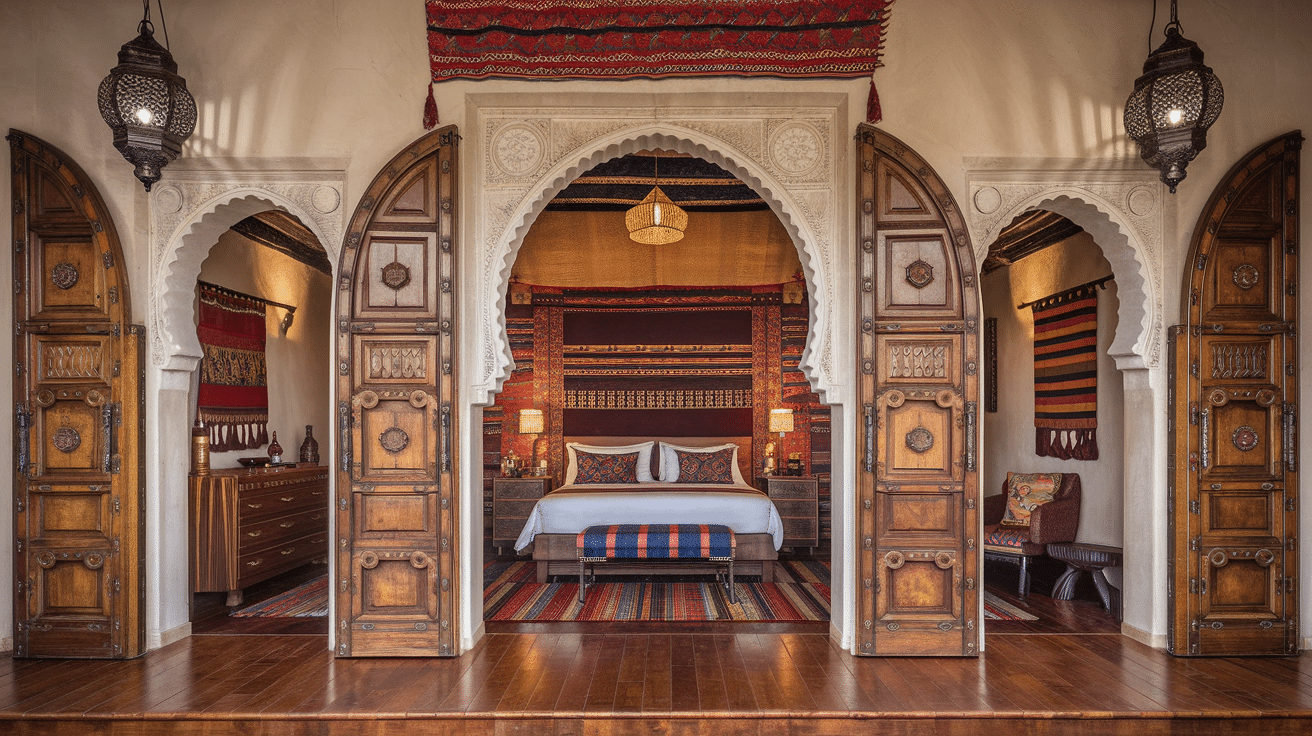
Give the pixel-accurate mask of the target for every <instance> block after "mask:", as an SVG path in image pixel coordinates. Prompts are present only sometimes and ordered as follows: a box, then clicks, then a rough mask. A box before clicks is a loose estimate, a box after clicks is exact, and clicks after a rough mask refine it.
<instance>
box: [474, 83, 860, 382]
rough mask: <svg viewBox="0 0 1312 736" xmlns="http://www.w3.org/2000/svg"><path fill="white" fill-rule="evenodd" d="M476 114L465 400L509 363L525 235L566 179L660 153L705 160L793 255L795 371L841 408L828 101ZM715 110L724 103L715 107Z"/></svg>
mask: <svg viewBox="0 0 1312 736" xmlns="http://www.w3.org/2000/svg"><path fill="white" fill-rule="evenodd" d="M681 101H682V102H684V104H685V105H686V106H684V107H679V106H661V107H638V108H634V107H625V108H597V107H591V108H557V107H533V108H523V107H500V106H498V107H493V106H486V107H478V106H475V115H476V119H477V121H478V123H477V125H476V126H475V127H474V130H473V132H472V135H473V136H474V137H475V140H474V144H475V147H476V150H477V152H478V157H477V158H476V159H475V161H476V162H477V163H476V165H475V166H474V167H473V169H474V170H473V177H474V182H473V186H472V188H471V191H472V192H473V200H474V202H473V209H474V214H473V217H472V218H471V222H472V228H473V229H474V231H475V232H474V238H473V242H474V243H475V244H476V245H475V247H476V248H477V252H478V258H477V260H476V263H477V267H478V268H479V269H480V270H479V272H478V273H477V275H476V276H477V281H478V283H477V288H478V289H479V291H480V295H479V296H480V299H479V300H478V301H477V304H478V305H479V306H478V309H479V310H480V314H479V315H478V317H477V319H476V325H475V329H476V334H475V335H474V339H475V345H476V348H477V352H476V356H477V357H476V358H475V360H476V361H477V362H476V364H475V365H474V366H472V367H473V368H474V379H473V383H474V385H473V387H472V388H473V391H474V395H473V401H474V403H476V404H484V405H485V404H488V403H490V402H491V401H492V395H493V394H495V393H496V392H497V391H498V390H500V387H501V384H502V382H503V381H504V380H505V379H506V377H507V376H508V375H509V374H510V369H511V367H512V365H513V361H512V358H511V354H510V346H509V342H508V340H507V337H506V332H505V319H504V308H505V307H504V305H505V296H506V290H507V288H508V283H509V278H510V269H511V266H512V265H513V263H514V260H515V255H516V253H517V252H518V249H519V247H520V245H521V243H522V242H523V237H524V234H525V233H527V231H528V229H529V228H530V227H531V226H532V224H533V221H534V219H535V218H536V217H537V215H538V214H539V213H541V212H542V210H543V209H545V207H546V205H547V203H548V202H550V201H551V199H552V198H553V197H555V196H556V194H557V193H559V192H560V191H561V190H562V189H564V188H565V186H567V185H568V184H569V182H571V181H572V180H573V179H574V178H576V177H577V176H579V175H580V174H582V173H583V172H585V171H587V170H588V169H590V168H592V167H593V166H595V165H597V164H598V163H601V162H602V161H606V160H609V159H612V158H617V157H619V156H624V155H626V154H629V153H634V152H637V151H641V150H643V149H645V148H652V147H659V148H664V149H667V150H674V151H679V152H681V153H687V154H690V155H694V156H697V157H699V158H703V159H705V160H707V161H711V162H713V163H715V164H717V165H719V166H720V167H722V168H724V169H725V170H726V171H729V172H730V173H732V174H734V175H735V176H737V177H738V178H740V179H741V180H743V181H744V182H746V183H747V184H748V185H749V186H750V187H752V188H753V189H754V190H756V191H757V192H758V193H760V194H761V197H762V198H763V199H764V200H765V201H766V202H768V203H769V204H770V207H771V209H772V210H773V211H774V213H775V215H776V216H778V217H779V220H780V222H781V223H783V225H784V228H785V230H786V231H787V232H788V233H789V235H790V237H791V238H792V239H793V243H794V244H795V245H796V246H797V249H798V255H799V259H800V261H801V263H802V269H803V271H804V273H805V275H806V279H807V285H808V288H809V289H810V293H809V299H810V306H811V324H810V329H809V334H808V336H807V342H806V348H805V350H804V352H803V354H802V370H803V372H804V373H805V374H806V376H807V378H808V379H809V380H810V381H811V384H812V386H813V387H814V388H815V390H816V391H817V392H818V393H819V394H820V395H821V397H822V400H823V401H826V402H827V403H831V404H832V403H841V401H842V398H841V384H842V383H843V382H842V380H841V378H840V374H838V373H836V370H837V366H842V365H846V363H845V362H844V361H845V360H846V359H845V357H844V355H842V354H840V351H844V350H846V347H845V346H843V345H839V344H835V341H834V340H833V339H832V337H833V334H834V333H835V311H834V303H835V295H834V293H833V289H834V287H835V279H834V277H833V268H834V264H835V263H836V262H837V261H838V255H837V254H836V253H835V250H836V245H835V241H836V239H837V233H838V223H839V222H840V221H841V220H840V217H841V213H842V211H843V209H844V207H843V205H842V204H841V203H842V202H843V198H842V197H841V196H839V195H840V190H841V188H840V185H839V181H838V177H839V171H841V170H842V166H841V163H842V162H843V161H844V160H845V157H846V152H845V149H844V145H845V144H846V139H845V137H844V136H843V135H842V134H841V133H840V128H839V123H840V120H841V119H842V118H841V117H840V115H839V105H840V103H839V101H838V100H837V99H835V101H834V103H833V104H832V105H829V106H822V105H813V106H808V107H771V108H761V107H757V108H751V107H746V106H742V107H715V108H707V107H698V106H696V104H695V102H696V98H694V97H686V98H681ZM717 101H718V102H720V104H723V102H724V101H723V100H722V99H721V100H717Z"/></svg>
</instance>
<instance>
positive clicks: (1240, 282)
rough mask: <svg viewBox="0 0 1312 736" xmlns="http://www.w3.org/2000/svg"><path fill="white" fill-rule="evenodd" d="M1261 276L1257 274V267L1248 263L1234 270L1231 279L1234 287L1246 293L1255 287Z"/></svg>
mask: <svg viewBox="0 0 1312 736" xmlns="http://www.w3.org/2000/svg"><path fill="white" fill-rule="evenodd" d="M1261 276H1262V274H1261V273H1260V272H1258V270H1257V267H1255V266H1253V265H1252V264H1250V263H1244V264H1242V265H1240V266H1238V267H1236V268H1235V272H1234V274H1233V275H1232V278H1233V279H1234V282H1235V286H1238V287H1239V288H1241V289H1243V290H1244V291H1248V290H1249V289H1251V288H1253V287H1254V286H1257V282H1258V281H1259V280H1260V279H1261Z"/></svg>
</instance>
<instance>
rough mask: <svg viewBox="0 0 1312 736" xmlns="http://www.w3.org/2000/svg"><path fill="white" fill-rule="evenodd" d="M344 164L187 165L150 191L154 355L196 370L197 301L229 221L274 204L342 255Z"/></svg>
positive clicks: (164, 364) (333, 258)
mask: <svg viewBox="0 0 1312 736" xmlns="http://www.w3.org/2000/svg"><path fill="white" fill-rule="evenodd" d="M344 178H345V174H344V172H320V173H315V174H314V175H312V176H304V175H300V174H297V173H295V172H265V173H260V172H231V171H230V172H212V171H206V172H181V173H178V174H174V175H171V177H170V182H169V183H168V184H165V185H164V186H157V187H155V189H154V191H153V192H151V195H150V223H151V228H150V236H151V273H150V284H151V291H150V303H149V309H148V320H149V322H148V325H149V327H150V359H151V362H152V363H153V364H154V365H156V366H159V367H160V368H161V369H163V370H180V371H186V372H190V371H191V370H193V369H194V368H195V367H196V362H197V361H198V360H200V354H201V353H200V343H199V342H198V341H197V340H196V332H195V329H194V321H193V315H192V301H193V297H194V294H195V289H196V277H197V276H199V275H200V267H201V263H203V262H204V260H205V257H206V256H207V255H208V254H209V251H210V248H211V247H212V246H213V245H214V244H215V243H217V242H218V241H219V237H220V236H222V235H223V233H224V232H226V231H227V230H228V228H230V227H232V226H233V225H235V224H237V223H238V222H240V221H241V220H243V219H245V218H246V217H249V216H251V215H254V214H258V213H260V212H264V211H267V210H270V209H278V210H284V211H286V212H288V213H290V214H292V215H295V216H296V217H297V219H299V220H300V221H301V222H302V223H303V224H304V225H305V226H306V227H307V228H309V229H310V231H311V232H313V233H314V235H315V237H316V238H318V240H319V243H320V245H322V246H323V248H324V250H325V251H327V253H328V261H329V263H332V264H336V263H337V253H338V251H339V250H340V247H341V240H342V229H343V227H344V225H343V218H344V214H343V208H342V206H341V205H342V182H343V180H344Z"/></svg>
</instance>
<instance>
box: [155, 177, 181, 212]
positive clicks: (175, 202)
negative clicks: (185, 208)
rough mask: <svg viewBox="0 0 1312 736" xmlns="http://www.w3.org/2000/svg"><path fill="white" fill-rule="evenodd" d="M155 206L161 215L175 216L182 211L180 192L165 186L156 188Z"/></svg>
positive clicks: (175, 188)
mask: <svg viewBox="0 0 1312 736" xmlns="http://www.w3.org/2000/svg"><path fill="white" fill-rule="evenodd" d="M155 206H156V207H158V208H159V211H160V212H161V213H162V214H165V215H174V214H177V213H178V212H179V211H180V210H181V209H182V191H181V190H180V189H178V188H177V187H174V186H169V185H167V184H166V185H164V186H162V187H158V188H157V189H156V190H155Z"/></svg>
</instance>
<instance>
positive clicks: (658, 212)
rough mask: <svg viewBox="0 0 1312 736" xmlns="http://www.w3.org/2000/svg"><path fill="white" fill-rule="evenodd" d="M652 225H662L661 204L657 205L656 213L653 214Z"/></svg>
mask: <svg viewBox="0 0 1312 736" xmlns="http://www.w3.org/2000/svg"><path fill="white" fill-rule="evenodd" d="M652 224H653V225H659V224H661V206H660V205H659V204H657V205H656V207H655V211H654V212H653V213H652Z"/></svg>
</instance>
